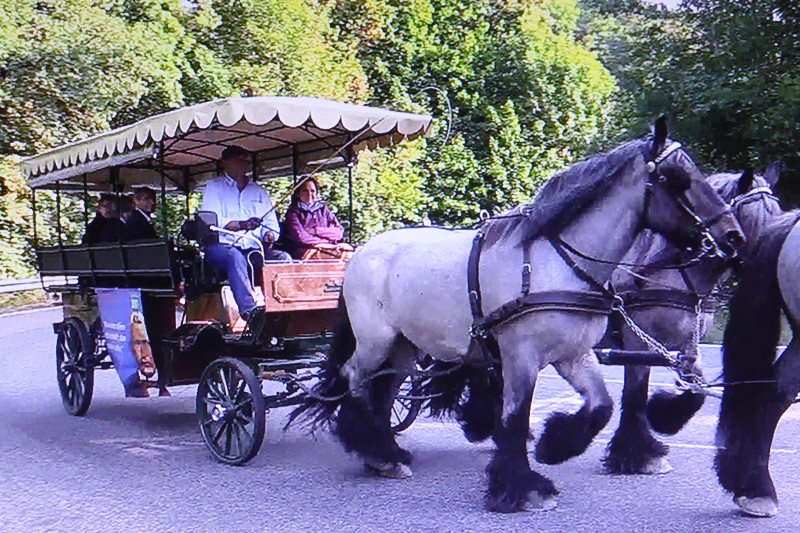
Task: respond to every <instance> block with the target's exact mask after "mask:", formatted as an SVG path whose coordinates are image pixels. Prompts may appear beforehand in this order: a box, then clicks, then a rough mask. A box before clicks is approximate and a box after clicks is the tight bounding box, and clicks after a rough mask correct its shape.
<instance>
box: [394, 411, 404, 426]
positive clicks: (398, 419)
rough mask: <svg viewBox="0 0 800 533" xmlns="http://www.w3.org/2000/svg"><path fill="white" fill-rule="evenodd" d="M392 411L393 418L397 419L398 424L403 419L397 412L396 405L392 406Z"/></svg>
mask: <svg viewBox="0 0 800 533" xmlns="http://www.w3.org/2000/svg"><path fill="white" fill-rule="evenodd" d="M392 413H393V414H394V418H395V420H397V423H398V424H399V423H400V422H402V421H403V417H402V415H400V413H398V412H397V408H396V407H392Z"/></svg>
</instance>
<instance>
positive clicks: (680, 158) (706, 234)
mask: <svg viewBox="0 0 800 533" xmlns="http://www.w3.org/2000/svg"><path fill="white" fill-rule="evenodd" d="M668 133H669V132H668V129H667V121H666V118H665V117H661V118H659V119H658V120H657V121H656V123H655V126H654V129H653V136H652V138H651V139H650V142H649V143H647V144H646V145H645V150H644V156H645V158H646V159H647V162H646V165H645V168H646V171H647V172H648V174H649V175H648V183H647V193H646V194H647V198H646V201H645V207H644V219H643V220H644V226H645V227H647V228H650V229H652V230H654V231H656V232H658V233H661V234H663V235H664V236H665V237H666V238H667V239H668V240H670V241H671V242H673V243H674V244H676V245H679V246H682V247H689V248H695V249H700V250H701V251H702V252H704V253H712V254H713V255H718V256H721V257H724V258H726V259H732V258H734V257H736V255H737V253H738V251H739V250H740V249H741V248H742V247H743V246H744V245H745V238H744V234H743V232H742V228H741V226H740V225H739V223H738V222H737V220H736V217H735V216H734V214H733V213H732V211H731V208H730V206H729V205H728V203H726V202H725V200H724V199H723V198H721V197H720V195H719V194H718V193H717V191H715V190H714V188H713V187H712V186H711V185H710V184H709V183H708V181H707V180H706V178H705V176H704V175H703V173H702V172H700V170H699V169H698V168H697V165H696V164H695V163H694V161H693V160H692V158H691V157H690V156H689V154H687V153H686V151H685V150H684V149H683V148H682V147H681V145H680V143H678V142H675V141H672V140H671V139H669V137H668Z"/></svg>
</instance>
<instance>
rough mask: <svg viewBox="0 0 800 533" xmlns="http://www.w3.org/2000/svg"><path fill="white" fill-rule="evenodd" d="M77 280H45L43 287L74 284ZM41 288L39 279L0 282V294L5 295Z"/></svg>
mask: <svg viewBox="0 0 800 533" xmlns="http://www.w3.org/2000/svg"><path fill="white" fill-rule="evenodd" d="M77 280H78V278H74V277H68V278H66V279H65V278H64V277H62V276H58V277H55V278H46V279H45V280H44V282H45V286H47V285H51V284H58V283H62V284H63V283H64V282H65V281H66V282H67V283H76V282H77ZM41 288H42V280H41V279H40V278H38V277H37V278H28V279H6V280H0V294H7V293H10V292H24V291H33V290H36V289H41Z"/></svg>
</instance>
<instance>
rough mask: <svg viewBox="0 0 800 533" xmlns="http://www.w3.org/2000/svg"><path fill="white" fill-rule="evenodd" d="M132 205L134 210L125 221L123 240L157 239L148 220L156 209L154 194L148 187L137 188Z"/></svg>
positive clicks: (150, 221)
mask: <svg viewBox="0 0 800 533" xmlns="http://www.w3.org/2000/svg"><path fill="white" fill-rule="evenodd" d="M133 205H134V209H133V211H132V212H131V214H130V215H129V216H128V218H127V220H126V221H125V240H126V241H139V240H144V239H158V233H156V230H155V228H154V227H153V222H152V220H151V219H150V217H151V216H152V214H153V211H154V210H155V207H156V192H155V191H154V190H153V189H150V188H148V187H139V188H138V189H136V190H135V191H134V192H133Z"/></svg>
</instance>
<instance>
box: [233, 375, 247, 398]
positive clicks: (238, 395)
mask: <svg viewBox="0 0 800 533" xmlns="http://www.w3.org/2000/svg"><path fill="white" fill-rule="evenodd" d="M246 389H247V382H246V381H245V380H244V379H243V380H241V381H240V382H239V384H238V387H237V388H236V394H235V395H234V397H233V403H239V400H240V399H241V397H242V394H243V393H244V391H245V390H246Z"/></svg>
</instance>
